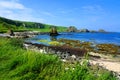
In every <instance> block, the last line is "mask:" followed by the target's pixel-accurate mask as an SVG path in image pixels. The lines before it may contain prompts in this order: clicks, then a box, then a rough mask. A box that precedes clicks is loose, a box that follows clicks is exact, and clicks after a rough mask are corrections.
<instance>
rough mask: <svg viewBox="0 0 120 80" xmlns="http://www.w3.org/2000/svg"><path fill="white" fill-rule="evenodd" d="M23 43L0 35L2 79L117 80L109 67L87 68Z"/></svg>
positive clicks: (0, 74)
mask: <svg viewBox="0 0 120 80" xmlns="http://www.w3.org/2000/svg"><path fill="white" fill-rule="evenodd" d="M22 43H23V40H20V39H8V38H0V80H116V79H115V77H114V76H113V75H112V74H111V73H110V72H109V71H107V70H103V69H101V68H98V67H96V66H94V68H93V66H91V67H88V66H87V63H86V62H85V63H84V64H83V65H80V64H78V63H76V64H74V65H72V66H71V65H70V64H67V63H63V62H61V61H60V59H59V58H58V57H57V56H55V55H47V54H41V53H37V52H32V51H28V50H25V49H23V47H22ZM73 66H74V69H73ZM65 68H69V69H67V70H66V69H65Z"/></svg>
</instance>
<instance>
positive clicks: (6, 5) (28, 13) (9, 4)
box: [0, 0, 45, 22]
mask: <svg viewBox="0 0 120 80" xmlns="http://www.w3.org/2000/svg"><path fill="white" fill-rule="evenodd" d="M34 12H35V11H34V10H33V9H31V8H28V7H26V6H24V5H23V4H21V3H20V2H19V0H0V16H2V17H6V18H9V19H14V20H22V21H34V22H45V20H44V19H42V18H37V17H35V15H34Z"/></svg>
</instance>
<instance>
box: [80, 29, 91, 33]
mask: <svg viewBox="0 0 120 80" xmlns="http://www.w3.org/2000/svg"><path fill="white" fill-rule="evenodd" d="M78 32H90V31H89V30H88V29H80V30H79V31H78Z"/></svg>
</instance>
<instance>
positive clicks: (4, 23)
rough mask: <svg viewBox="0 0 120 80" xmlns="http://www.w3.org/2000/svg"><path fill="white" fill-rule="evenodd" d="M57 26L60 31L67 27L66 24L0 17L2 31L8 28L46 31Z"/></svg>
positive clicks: (0, 29)
mask: <svg viewBox="0 0 120 80" xmlns="http://www.w3.org/2000/svg"><path fill="white" fill-rule="evenodd" d="M52 26H54V27H56V28H57V29H58V31H64V30H66V29H67V28H66V27H64V26H55V25H49V24H43V23H37V22H27V21H17V20H11V19H7V18H4V17H0V31H6V30H8V29H13V30H34V29H36V30H38V31H39V30H40V31H42V30H43V31H44V32H45V31H46V32H47V30H48V29H50V27H52Z"/></svg>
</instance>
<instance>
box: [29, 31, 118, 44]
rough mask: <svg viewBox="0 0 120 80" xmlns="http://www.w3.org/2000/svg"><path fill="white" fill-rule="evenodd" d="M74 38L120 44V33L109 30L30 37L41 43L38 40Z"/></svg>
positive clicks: (31, 39)
mask: <svg viewBox="0 0 120 80" xmlns="http://www.w3.org/2000/svg"><path fill="white" fill-rule="evenodd" d="M60 38H64V39H72V40H80V41H90V42H93V43H96V44H98V43H108V44H116V45H120V33H115V32H111V33H110V32H109V33H72V32H71V33H60V35H58V36H56V37H51V36H49V35H47V34H44V35H37V36H35V37H33V38H30V41H32V42H34V43H41V42H39V41H38V40H41V39H42V40H48V41H51V40H56V39H60ZM44 44H45V43H44Z"/></svg>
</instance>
